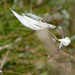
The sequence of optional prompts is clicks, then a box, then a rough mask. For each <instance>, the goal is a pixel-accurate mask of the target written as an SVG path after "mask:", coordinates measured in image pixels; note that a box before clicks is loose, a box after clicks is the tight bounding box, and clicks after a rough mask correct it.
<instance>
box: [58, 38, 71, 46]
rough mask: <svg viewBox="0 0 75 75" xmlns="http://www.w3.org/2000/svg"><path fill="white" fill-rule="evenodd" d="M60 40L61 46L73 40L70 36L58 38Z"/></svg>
mask: <svg viewBox="0 0 75 75" xmlns="http://www.w3.org/2000/svg"><path fill="white" fill-rule="evenodd" d="M58 41H59V42H60V45H59V47H62V46H65V47H66V46H68V45H69V44H70V42H71V40H70V38H69V37H65V38H63V39H58Z"/></svg>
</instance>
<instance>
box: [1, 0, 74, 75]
mask: <svg viewBox="0 0 75 75" xmlns="http://www.w3.org/2000/svg"><path fill="white" fill-rule="evenodd" d="M9 7H10V8H12V9H13V10H15V11H16V12H17V13H19V14H21V13H33V14H35V15H38V16H40V17H42V18H44V20H45V21H46V22H47V23H50V24H54V25H55V26H61V27H62V29H63V31H64V36H68V37H70V38H71V44H70V45H69V46H68V47H66V48H64V49H62V50H63V51H64V52H65V53H68V54H70V55H71V56H72V58H71V57H69V56H66V55H63V54H62V53H58V54H57V55H56V57H55V58H54V59H52V60H51V62H50V61H49V62H47V63H44V62H43V61H42V60H43V59H44V58H46V57H47V56H48V55H50V54H51V52H49V50H50V48H51V47H52V46H53V47H52V48H51V49H53V48H54V49H55V47H56V48H57V47H58V43H55V44H54V45H53V43H51V42H50V41H51V39H50V38H49V39H47V38H44V39H45V41H44V40H42V41H40V39H39V38H38V36H37V35H36V34H35V33H33V30H31V29H29V28H26V27H24V26H23V25H22V24H21V23H20V22H19V21H18V20H17V18H15V17H14V15H13V13H12V12H11V11H10V10H9ZM74 13H75V0H0V65H1V66H0V67H1V68H2V71H3V73H2V75H10V74H11V75H31V73H32V72H33V71H35V70H36V68H37V67H38V66H39V65H41V67H40V68H39V69H38V70H37V71H35V72H34V73H33V75H75V14H74ZM51 32H53V33H54V34H55V36H56V37H57V38H61V36H60V32H59V31H58V30H51ZM41 33H42V32H41ZM38 34H39V33H38ZM45 34H47V33H45ZM45 34H44V36H46V35H45ZM39 36H40V35H39ZM49 40H50V41H49ZM43 41H44V42H43ZM48 42H49V44H48V45H47V43H48ZM56 44H57V45H56ZM48 47H49V48H48ZM46 49H47V50H46ZM7 51H8V52H7ZM6 52H7V53H9V54H8V56H7V55H5V54H6ZM53 52H54V50H53ZM6 56H7V58H6V60H5V61H4V58H5V57H6Z"/></svg>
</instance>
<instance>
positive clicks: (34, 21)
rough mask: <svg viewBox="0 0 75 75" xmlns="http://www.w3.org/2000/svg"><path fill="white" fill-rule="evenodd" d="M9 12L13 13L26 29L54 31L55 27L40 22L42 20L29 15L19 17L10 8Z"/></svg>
mask: <svg viewBox="0 0 75 75" xmlns="http://www.w3.org/2000/svg"><path fill="white" fill-rule="evenodd" d="M10 10H11V11H12V12H13V14H14V15H15V17H16V18H17V19H18V20H19V21H20V22H21V23H22V24H23V25H24V26H26V27H28V28H30V29H33V30H42V29H49V28H50V29H54V28H56V26H54V25H52V24H48V23H46V22H42V21H41V20H42V18H41V17H39V16H36V15H33V14H31V13H28V14H22V15H19V14H17V13H16V12H15V11H13V10H12V9H11V8H10Z"/></svg>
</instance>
